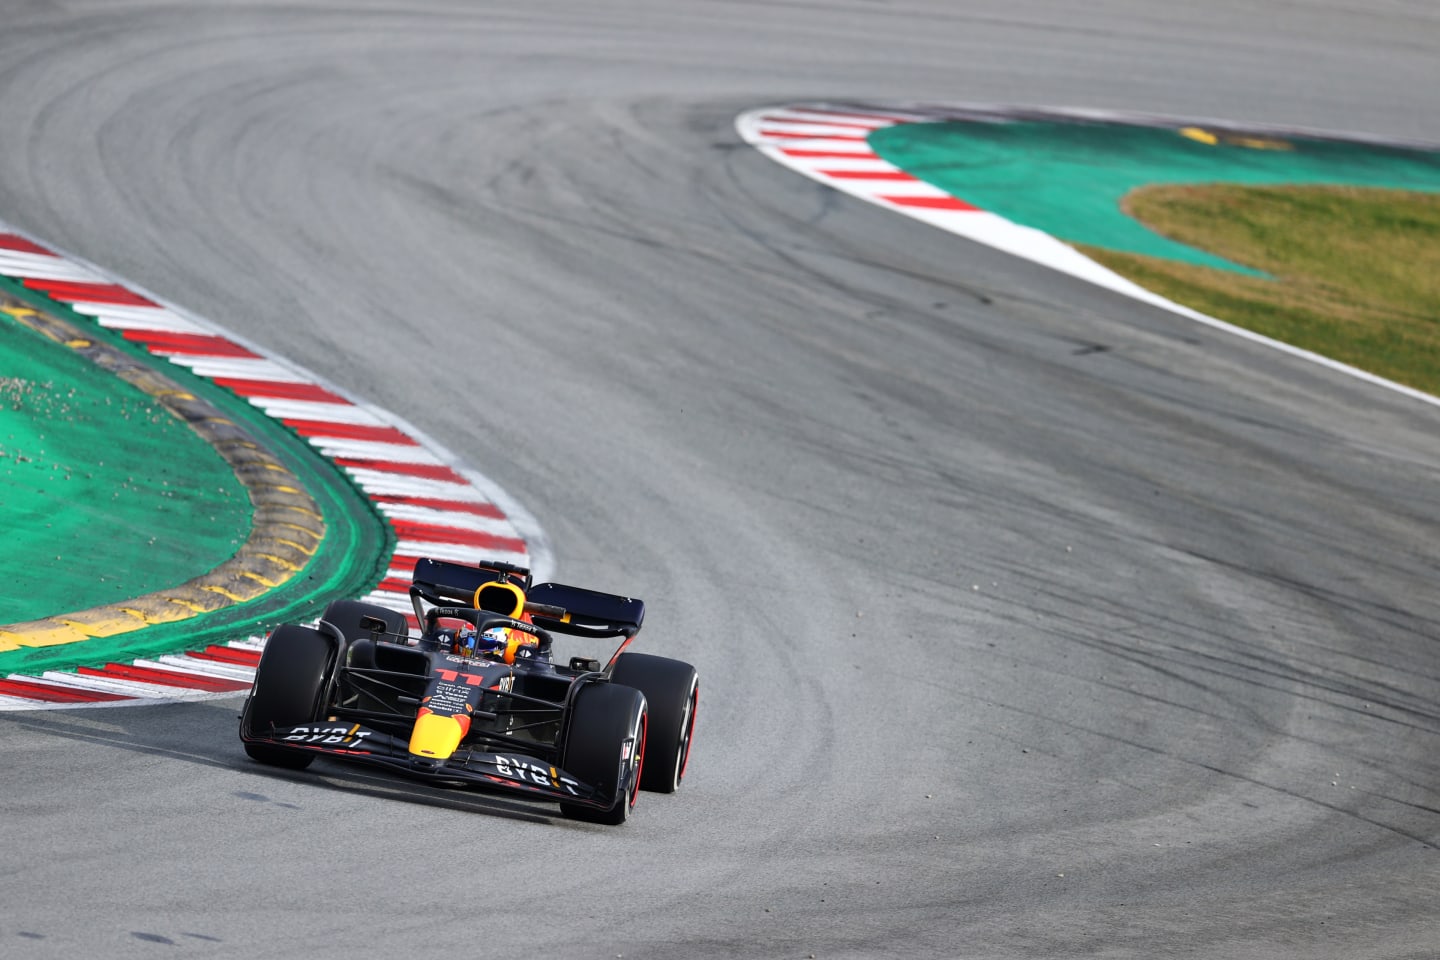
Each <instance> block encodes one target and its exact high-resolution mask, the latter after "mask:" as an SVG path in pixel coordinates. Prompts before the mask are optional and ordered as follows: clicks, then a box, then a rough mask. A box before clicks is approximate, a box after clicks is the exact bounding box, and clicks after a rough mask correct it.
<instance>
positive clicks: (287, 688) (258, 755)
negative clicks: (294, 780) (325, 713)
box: [241, 625, 335, 770]
mask: <svg viewBox="0 0 1440 960" xmlns="http://www.w3.org/2000/svg"><path fill="white" fill-rule="evenodd" d="M334 653H335V645H334V643H333V642H332V641H331V640H330V639H329V638H327V637H326V636H325V635H324V634H322V633H320V632H319V631H318V630H312V629H310V628H309V627H300V626H294V625H286V626H283V627H278V628H277V629H276V630H275V632H274V633H272V634H270V639H269V640H268V641H267V642H266V644H265V652H264V653H263V654H261V656H260V665H259V666H258V667H257V668H256V669H255V685H254V686H253V687H251V688H250V698H249V699H248V700H247V701H246V702H245V714H244V719H243V720H242V721H241V723H242V724H243V727H244V731H243V732H244V733H245V735H246V736H254V735H255V734H256V733H264V732H265V731H267V730H270V729H272V728H273V727H293V726H297V725H299V724H302V723H306V722H308V721H311V720H314V719H315V718H316V716H317V715H318V712H319V710H320V699H321V696H322V695H323V693H324V690H325V681H326V678H327V677H328V675H329V672H330V668H331V665H332V663H333V660H334ZM245 752H246V753H248V754H249V755H250V756H251V758H252V759H255V760H258V761H260V762H261V763H265V764H269V765H270V766H274V767H285V768H287V769H290V770H303V769H305V768H306V767H308V766H310V761H311V760H313V759H314V758H315V755H314V754H312V753H309V752H308V751H304V750H290V749H287V748H285V747H277V746H275V745H273V744H268V743H251V742H250V741H248V740H246V741H245Z"/></svg>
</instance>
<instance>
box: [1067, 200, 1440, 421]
mask: <svg viewBox="0 0 1440 960" xmlns="http://www.w3.org/2000/svg"><path fill="white" fill-rule="evenodd" d="M1125 211H1126V212H1127V213H1129V214H1130V215H1131V216H1133V217H1135V218H1136V219H1138V220H1140V221H1141V222H1142V223H1144V224H1145V225H1147V226H1149V227H1150V228H1151V229H1153V230H1156V231H1157V232H1159V233H1162V234H1164V235H1165V236H1168V237H1171V238H1173V239H1175V240H1178V241H1180V242H1182V243H1185V244H1188V245H1190V246H1192V247H1198V248H1200V249H1203V250H1207V251H1209V252H1211V253H1215V254H1218V255H1219V256H1222V257H1224V258H1226V259H1227V260H1230V261H1232V262H1235V263H1239V264H1244V265H1245V266H1248V267H1252V268H1254V269H1256V270H1261V271H1264V272H1265V273H1266V274H1268V275H1269V276H1270V277H1271V278H1272V279H1265V278H1258V277H1252V276H1246V275H1244V274H1240V273H1234V272H1231V271H1228V270H1219V269H1212V268H1209V267H1199V266H1194V265H1191V264H1185V263H1177V262H1174V261H1170V260H1161V259H1157V258H1154V257H1145V256H1139V255H1136V254H1127V253H1118V252H1116V251H1113V250H1105V249H1100V248H1095V247H1084V248H1082V249H1083V250H1084V252H1085V253H1086V254H1087V255H1088V256H1091V257H1093V258H1094V259H1096V260H1098V261H1099V262H1101V263H1103V264H1105V265H1106V266H1107V267H1109V268H1111V269H1112V270H1114V271H1116V272H1117V273H1120V274H1122V275H1124V276H1126V277H1129V278H1130V279H1132V280H1134V281H1135V282H1136V283H1139V284H1140V285H1141V286H1144V287H1146V288H1148V289H1150V290H1153V291H1155V292H1156V293H1158V294H1160V295H1162V296H1165V297H1168V298H1169V299H1171V300H1174V301H1176V302H1177V303H1182V304H1184V305H1186V306H1188V307H1192V308H1194V309H1196V310H1200V311H1202V312H1204V313H1207V314H1210V315H1211V316H1214V317H1218V318H1220V319H1222V320H1226V321H1228V322H1230V323H1233V324H1235V325H1237V326H1241V327H1245V328H1247V329H1250V330H1254V331H1255V332H1257V333H1261V334H1264V335H1265V336H1268V337H1273V338H1275V339H1277V340H1283V341H1285V342H1287V343H1291V344H1294V345H1295V346H1297V347H1301V348H1303V349H1306V350H1311V351H1314V352H1315V353H1319V354H1323V355H1325V356H1328V357H1332V358H1334V359H1336V360H1339V361H1341V362H1343V363H1348V364H1350V365H1352V366H1356V367H1360V368H1361V369H1364V370H1369V371H1370V372H1372V373H1375V374H1378V375H1380V376H1382V377H1387V378H1389V379H1392V380H1396V381H1398V382H1400V383H1404V384H1408V385H1409V386H1412V387H1415V388H1417V389H1420V390H1424V391H1426V392H1429V393H1435V394H1440V194H1432V193H1409V192H1404V191H1395V190H1379V189H1372V188H1360V187H1329V186H1325V187H1297V186H1284V187H1241V186H1229V185H1223V186H1222V185H1217V186H1164V187H1147V188H1144V189H1141V190H1137V191H1135V192H1133V193H1132V194H1130V195H1129V196H1128V197H1126V199H1125Z"/></svg>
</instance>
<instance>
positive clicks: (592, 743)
mask: <svg viewBox="0 0 1440 960" xmlns="http://www.w3.org/2000/svg"><path fill="white" fill-rule="evenodd" d="M571 711H572V712H571V718H570V726H569V732H568V733H567V734H566V737H565V749H564V751H563V752H562V754H561V757H560V764H561V766H562V767H563V768H564V769H565V772H566V773H569V774H570V775H571V776H573V777H576V778H578V779H579V780H580V781H581V782H582V783H586V784H589V785H591V786H594V787H596V788H598V789H599V790H600V792H601V794H602V795H605V794H613V795H614V798H615V802H614V805H613V806H611V807H610V809H608V810H597V809H595V808H594V807H587V806H581V805H580V804H571V803H562V804H560V812H561V813H563V814H565V816H567V817H570V818H571V819H572V820H586V821H589V822H591V823H606V824H611V825H614V824H620V823H624V822H625V820H626V819H627V818H628V817H629V816H630V813H631V811H633V810H634V809H635V800H636V798H637V797H638V796H639V793H640V778H641V776H642V773H643V769H644V761H645V736H646V721H647V715H646V709H645V695H644V694H642V693H641V692H640V691H639V690H636V689H635V688H634V687H623V686H620V685H619V684H615V683H590V684H586V685H585V688H584V689H582V690H581V691H580V692H579V693H577V694H576V696H575V702H574V704H573V705H572V707H571Z"/></svg>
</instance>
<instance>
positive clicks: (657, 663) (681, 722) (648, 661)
mask: <svg viewBox="0 0 1440 960" xmlns="http://www.w3.org/2000/svg"><path fill="white" fill-rule="evenodd" d="M610 679H611V680H612V681H613V682H615V683H623V684H624V685H625V686H627V687H634V688H635V689H636V690H639V691H640V692H641V693H643V694H645V702H646V703H647V704H648V705H649V707H650V729H649V731H648V736H647V737H646V741H645V776H644V777H643V778H642V779H641V781H640V787H641V789H642V790H652V791H654V792H656V793H674V792H675V790H676V789H677V788H678V787H679V786H680V781H681V780H683V779H684V778H685V767H686V765H687V764H688V763H689V760H690V743H691V740H692V738H693V737H694V735H695V711H696V709H697V708H698V707H699V705H700V676H699V675H698V674H697V673H696V672H695V668H694V667H692V666H691V665H690V664H688V663H685V662H683V661H681V660H671V659H670V658H669V657H655V656H651V655H649V654H646V653H622V654H620V656H619V657H618V658H617V659H616V661H615V669H614V671H612V673H611V675H610Z"/></svg>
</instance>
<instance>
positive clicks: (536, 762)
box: [241, 721, 628, 810]
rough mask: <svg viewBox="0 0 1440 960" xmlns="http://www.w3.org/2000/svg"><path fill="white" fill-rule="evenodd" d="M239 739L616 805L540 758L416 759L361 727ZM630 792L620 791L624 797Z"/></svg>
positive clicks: (321, 726) (466, 752)
mask: <svg viewBox="0 0 1440 960" xmlns="http://www.w3.org/2000/svg"><path fill="white" fill-rule="evenodd" d="M241 739H243V740H247V741H249V742H252V743H264V744H270V745H272V746H276V747H285V748H287V749H292V750H302V751H311V752H314V753H319V754H322V755H326V756H333V757H335V758H337V759H341V760H349V761H355V762H357V763H368V764H372V765H375V766H380V767H385V768H387V769H390V770H394V771H396V772H397V773H402V774H404V775H406V776H409V777H415V778H417V779H420V780H427V781H430V782H433V783H446V784H454V783H462V784H466V785H471V786H480V787H494V788H500V789H504V790H508V791H513V792H518V793H522V794H527V795H529V797H531V798H533V799H536V800H542V799H543V800H553V801H559V802H562V803H573V804H577V805H583V806H589V807H595V808H598V809H601V810H608V809H610V807H612V806H613V805H614V802H615V794H614V793H610V792H609V791H601V790H600V789H599V788H597V787H596V786H594V785H592V784H587V783H582V782H581V781H580V780H578V779H576V778H575V777H572V776H570V775H569V774H567V773H566V772H565V771H564V770H561V769H560V768H558V767H556V766H554V765H553V764H550V763H546V762H545V761H544V760H541V759H538V758H536V757H528V756H525V755H524V754H520V753H481V752H479V751H477V750H473V749H471V748H470V747H467V746H465V745H463V744H462V745H461V747H460V749H459V750H457V751H455V753H454V754H452V755H451V756H450V757H449V758H448V759H445V760H437V759H433V758H430V757H417V756H415V755H414V754H412V753H410V751H409V744H408V741H405V740H402V739H401V738H399V737H395V736H392V735H390V734H388V733H384V732H381V731H379V730H372V729H370V728H368V727H365V726H362V725H360V724H358V723H344V722H338V721H329V722H322V723H309V724H301V725H299V726H294V727H277V728H275V729H273V730H268V731H265V732H264V733H255V734H251V735H248V736H247V735H246V734H245V733H244V732H243V731H242V733H241ZM627 786H628V784H623V783H622V784H620V785H619V792H620V793H621V794H622V795H623V793H624V791H625V789H626V787H627Z"/></svg>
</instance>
